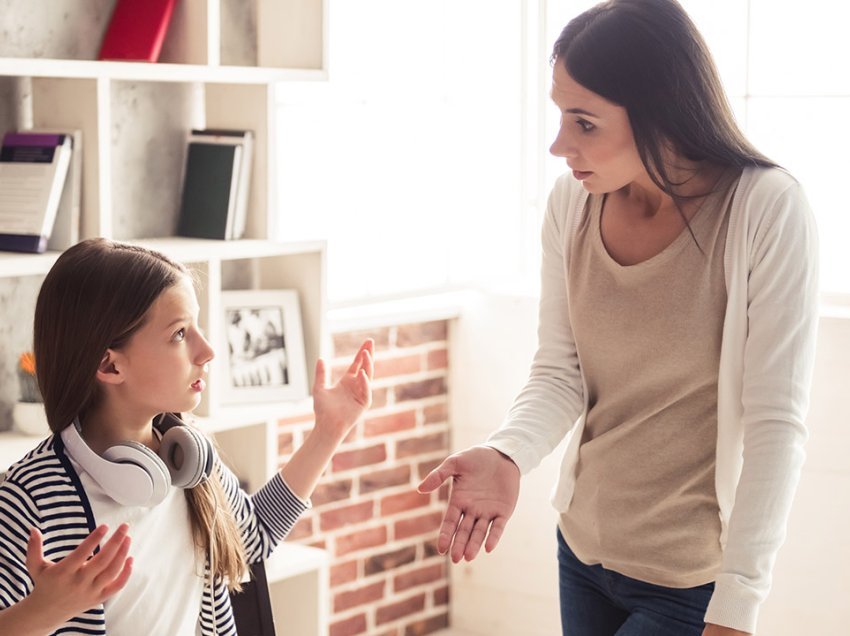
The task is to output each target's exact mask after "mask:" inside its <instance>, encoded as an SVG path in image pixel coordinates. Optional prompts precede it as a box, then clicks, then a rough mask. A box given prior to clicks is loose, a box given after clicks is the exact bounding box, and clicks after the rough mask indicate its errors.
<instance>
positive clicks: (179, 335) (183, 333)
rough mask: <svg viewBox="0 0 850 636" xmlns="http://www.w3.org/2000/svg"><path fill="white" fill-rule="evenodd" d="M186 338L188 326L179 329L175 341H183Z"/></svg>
mask: <svg viewBox="0 0 850 636" xmlns="http://www.w3.org/2000/svg"><path fill="white" fill-rule="evenodd" d="M185 338H186V328H185V327H184V328H183V329H179V330H178V331H177V332H175V334H174V337H173V340H174V342H183V340H184V339H185Z"/></svg>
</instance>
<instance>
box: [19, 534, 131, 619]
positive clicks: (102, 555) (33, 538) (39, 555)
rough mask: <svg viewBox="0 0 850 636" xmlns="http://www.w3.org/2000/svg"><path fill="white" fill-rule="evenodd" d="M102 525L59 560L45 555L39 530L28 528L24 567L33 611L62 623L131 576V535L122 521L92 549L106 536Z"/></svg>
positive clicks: (80, 612)
mask: <svg viewBox="0 0 850 636" xmlns="http://www.w3.org/2000/svg"><path fill="white" fill-rule="evenodd" d="M107 530H108V528H107V527H106V526H105V525H102V526H99V527H97V528H95V530H94V531H92V533H91V534H90V535H89V536H88V537H86V538H85V539H83V542H82V543H80V545H78V546H77V547H76V548H75V549H74V551H73V552H71V553H70V554H69V555H68V556H66V557H65V558H64V559H62V560H61V561H58V562H53V561H49V560H48V559H45V558H44V546H43V540H42V536H41V532H39V531H38V529H37V528H32V530H30V537H29V542H28V544H27V570H28V571H29V573H30V577H32V580H33V583H34V588H33V591H32V594H30V595H29V597H27V599H28V601H29V604H30V605H31V607H32V608H33V611H38V612H40V613H43V615H45V616H50V617H51V618H52V619H55V620H51V621H50V622H52V623H54V624H57V625H61V624H62V623H64V622H65V621H67V620H69V619H71V618H73V617H74V616H77V615H79V614H82V613H83V612H85V611H86V610H89V609H91V608H93V607H96V606H97V605H100V604H101V603H103V602H104V601H105V600H106V599H108V598H110V597H111V596H113V595H114V594H115V593H116V592H118V591H119V590H121V589H122V588H123V587H124V586H125V585H126V584H127V581H128V579H129V578H130V574H131V572H132V569H133V558H132V557H128V556H127V554H128V553H129V550H130V537H129V536H127V530H128V527H127V524H121V525H120V526H119V527H118V529H117V530H116V531H115V533H114V534H113V535H112V536H111V537H110V538H109V541H107V542H106V543H105V544H104V545H103V547H101V549H100V551H99V552H98V553H97V554H95V555H94V556H92V554H93V552H94V550H95V549H96V548H97V546H98V545H99V544H100V542H101V540H102V539H103V538H104V537H105V536H106V532H107Z"/></svg>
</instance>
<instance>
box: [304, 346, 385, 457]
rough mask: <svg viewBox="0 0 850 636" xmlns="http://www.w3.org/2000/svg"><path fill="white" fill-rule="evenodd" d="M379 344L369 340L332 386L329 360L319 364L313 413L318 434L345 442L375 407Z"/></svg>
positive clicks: (314, 390)
mask: <svg viewBox="0 0 850 636" xmlns="http://www.w3.org/2000/svg"><path fill="white" fill-rule="evenodd" d="M374 355H375V342H374V341H373V340H372V339H371V338H367V339H366V340H365V341H364V342H363V344H362V345H360V349H359V350H358V351H357V353H356V354H355V356H354V360H352V362H351V365H350V366H349V367H348V369H347V370H346V371H345V373H344V374H343V376H342V377H341V378H340V379H339V381H338V382H337V383H336V384H334V385H333V386H328V382H327V369H326V368H325V361H324V360H322V359H321V358H320V359H319V360H318V361H317V362H316V381H315V383H314V384H313V410H314V411H315V414H316V429H315V430H316V432H320V433H321V434H322V435H325V436H327V437H329V438H331V439H333V440H335V441H336V442H337V443H338V442H341V441H342V440H343V439H344V438H345V436H346V435H347V434H348V431H349V430H351V427H352V426H354V423H355V422H356V421H357V420H358V418H359V417H360V416H361V415H363V413H364V412H365V411H366V409H368V408H369V406H370V405H371V404H372V376H373V375H374V371H375V368H374V362H373V358H374Z"/></svg>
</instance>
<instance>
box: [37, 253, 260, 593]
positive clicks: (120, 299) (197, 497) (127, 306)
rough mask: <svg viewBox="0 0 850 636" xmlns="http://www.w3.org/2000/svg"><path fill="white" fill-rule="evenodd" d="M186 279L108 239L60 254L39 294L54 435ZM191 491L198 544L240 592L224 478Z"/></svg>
mask: <svg viewBox="0 0 850 636" xmlns="http://www.w3.org/2000/svg"><path fill="white" fill-rule="evenodd" d="M187 276H189V271H188V270H187V269H186V268H185V267H184V266H183V265H181V264H180V263H178V262H176V261H173V260H171V259H170V258H168V257H167V256H165V255H163V254H161V253H159V252H155V251H153V250H148V249H145V248H143V247H138V246H135V245H128V244H126V243H118V242H114V241H109V240H107V239H103V238H95V239H89V240H85V241H82V242H80V243H77V244H76V245H74V246H73V247H70V248H69V249H67V250H66V251H65V252H63V253H62V255H60V256H59V258H58V259H57V260H56V263H55V264H54V265H53V267H52V268H51V269H50V271H49V272H48V274H47V276H46V277H45V279H44V282H43V283H42V285H41V289H40V290H39V293H38V300H37V301H36V307H35V323H34V329H33V332H34V345H33V347H34V352H35V370H36V377H37V379H38V386H39V389H40V390H41V395H42V397H43V399H44V410H45V413H46V414H47V423H48V425H49V426H50V430H52V431H53V432H54V433H58V432H59V431H61V430H62V429H63V428H65V427H66V426H67V425H68V424H70V423H71V422H72V421H73V420H74V418H75V417H77V416H80V418H81V419H83V420H84V418H85V414H86V413H87V412H89V411H91V410H92V409H93V408H95V407H96V406H97V404H98V401H99V400H100V399H102V396H101V392H100V389H99V387H98V382H97V369H98V366H99V365H100V362H101V360H102V359H103V356H104V355H105V353H106V350H107V349H121V348H122V347H123V346H125V345H126V344H127V343H128V342H129V341H130V338H132V336H133V334H134V333H136V332H137V331H138V330H139V329H140V328H141V327H142V326H143V325H144V324H145V321H146V320H147V317H148V310H149V309H150V307H151V305H153V303H154V301H156V299H157V298H159V296H160V294H162V292H164V291H165V290H166V289H168V288H170V287H173V286H174V285H176V284H177V283H178V282H179V281H180V280H182V279H184V278H185V277H187ZM185 492H186V499H187V501H188V503H189V512H190V517H191V521H192V533H193V537H194V540H195V544H196V545H197V546H198V548H199V549H200V550H203V551H204V552H206V551H208V550H209V545H210V542H213V543H214V546H215V554H216V561H215V563H214V572H213V574H214V575H216V576H217V577H220V578H225V579H227V581H228V584H229V587H230V588H231V589H238V588H239V587H240V586H241V580H242V575H243V574H244V572H245V570H246V562H245V550H244V547H243V545H242V540H241V535H240V533H239V530H238V528H237V527H236V520H235V519H234V518H233V515H232V514H217V513H216V507H217V505H224V506H225V507H226V506H227V503H226V502H227V497H226V496H225V493H224V489H223V487H222V485H221V482H220V480H219V478H218V475H217V474H216V473H215V471H214V472H213V475H212V477H211V478H210V479H208V480H207V481H205V482H204V483H202V484H200V485H198V486H196V487H194V488H191V489H188V490H186V491H185ZM217 502H222V504H218V503H217Z"/></svg>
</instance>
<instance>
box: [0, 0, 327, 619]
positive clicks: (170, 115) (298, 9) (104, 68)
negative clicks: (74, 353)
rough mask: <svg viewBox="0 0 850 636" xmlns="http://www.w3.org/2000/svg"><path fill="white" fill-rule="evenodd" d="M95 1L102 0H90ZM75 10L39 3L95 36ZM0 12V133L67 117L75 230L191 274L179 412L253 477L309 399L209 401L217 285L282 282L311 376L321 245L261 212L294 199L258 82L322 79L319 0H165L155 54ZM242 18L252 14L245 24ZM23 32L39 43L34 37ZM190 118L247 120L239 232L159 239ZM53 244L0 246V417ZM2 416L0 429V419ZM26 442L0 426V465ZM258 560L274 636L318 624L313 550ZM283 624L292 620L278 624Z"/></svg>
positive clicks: (319, 587) (167, 234)
mask: <svg viewBox="0 0 850 636" xmlns="http://www.w3.org/2000/svg"><path fill="white" fill-rule="evenodd" d="M95 4H97V5H99V6H101V7H103V8H104V10H106V9H108V8H111V3H109V2H107V1H106V0H102V1H101V0H95ZM80 7H81V5H80V3H79V2H78V1H76V0H56V1H55V3H54V4H51V10H55V11H57V12H60V13H61V12H64V13H65V14H67V17H66V18H65V19H64V22H63V27H67V28H69V29H73V30H74V31H75V32H79V33H88V34H89V35H92V34H95V33H100V34H101V35H102V32H101V31H102V29H103V28H105V21H104V19H103V16H102V15H101V16H98V17H97V19H95V18H92V16H93V15H94V13H95V12H93V11H80ZM7 9H8V10H9V11H10V12H13V13H15V14H16V19H17V18H18V17H19V22H21V23H23V24H29V23H30V22H32V23H33V24H32V26H31V27H24V28H25V30H28V35H30V36H31V38H32V39H33V42H32V50H25V49H21V48H20V45H19V48H17V49H14V50H9V48H8V47H9V46H11V45H9V44H8V41H7V42H0V135H2V134H3V133H5V132H6V131H8V130H17V129H25V128H29V127H37V128H75V129H79V130H81V131H82V134H83V153H82V173H83V174H82V179H83V198H82V205H81V220H80V238H81V239H84V238H89V237H95V236H103V237H107V238H113V239H117V240H123V241H129V242H133V243H138V244H141V245H145V246H147V247H151V248H153V249H156V250H159V251H162V252H164V253H165V254H167V255H168V256H170V257H172V258H174V259H176V260H178V261H181V262H183V263H185V264H186V265H187V266H189V267H190V268H191V269H193V270H194V271H195V272H197V274H198V276H197V279H198V281H199V288H198V300H199V303H200V305H201V314H200V322H201V326H202V328H204V330H205V331H206V333H207V335H208V336H210V337H211V338H212V343H213V346H214V347H215V348H216V350H217V353H218V356H217V358H216V359H214V360H213V364H212V365H211V369H210V374H209V379H208V382H207V391H205V392H204V397H203V400H202V402H201V405H200V406H199V408H198V409H197V410H196V412H195V415H196V417H197V421H198V424H199V425H200V427H201V428H202V429H204V430H206V431H208V432H209V433H210V434H211V435H212V436H213V438H214V440H215V442H216V444H217V445H218V447H219V450H220V452H221V454H222V457H224V458H225V459H226V461H228V463H229V465H230V466H231V468H232V469H233V470H234V472H236V474H237V475H238V476H239V477H240V479H242V480H243V481H245V482H246V483H247V485H248V489H249V491H253V490H256V489H257V488H259V487H260V486H261V485H262V484H263V483H264V482H265V481H266V480H267V479H268V478H269V477H270V476H271V475H272V474H273V473H274V471H275V470H277V461H278V454H277V423H278V421H279V420H280V419H282V418H286V417H288V416H291V415H294V414H301V413H304V412H305V411H309V410H310V401H309V400H301V401H297V402H282V403H258V404H248V405H230V404H226V403H224V402H223V400H222V399H221V394H222V391H221V387H222V382H223V378H224V377H225V373H224V372H225V368H224V366H223V365H224V363H225V360H224V355H223V351H224V348H223V347H224V343H223V338H222V337H221V336H223V331H224V329H223V316H222V315H220V314H221V302H220V301H221V292H222V291H225V290H239V289H295V290H297V291H298V293H299V300H300V305H301V320H302V328H303V332H304V341H305V347H304V348H305V354H306V359H307V372H308V376H309V377H308V382H309V383H310V384H312V381H313V370H314V366H315V361H316V358H317V357H318V356H319V355H321V352H322V350H323V348H324V347H323V343H324V341H325V339H326V335H325V334H326V325H325V313H326V305H327V300H326V280H325V276H326V258H327V256H326V245H325V243H324V242H323V241H313V242H281V241H279V240H277V238H278V235H277V228H276V225H277V219H278V218H280V217H282V216H284V215H288V214H298V211H297V210H278V209H276V208H275V203H274V202H275V201H276V200H277V196H276V190H275V187H276V183H275V178H274V177H275V175H276V168H275V153H274V144H275V142H276V134H277V132H276V131H277V125H276V123H277V122H276V118H277V112H276V109H275V106H274V94H275V84H276V83H278V82H289V81H297V82H303V81H321V80H323V79H325V78H326V76H327V69H326V66H325V61H326V60H327V0H254V1H253V2H250V3H245V2H243V1H241V0H240V1H239V2H236V0H181V2H179V3H178V4H177V8H176V9H175V14H174V17H173V20H172V23H171V25H170V27H169V31H168V35H167V36H166V40H165V43H164V46H163V51H162V55H161V59H160V63H156V64H150V63H136V62H100V61H96V60H94V59H93V58H95V57H96V49H97V48H98V46H99V41H98V42H96V43H94V44H92V45H91V47H90V48H89V49H88V51H87V52H85V53H84V54H83V55H80V56H75V55H72V54H71V53H70V52H68V51H63V50H54V49H55V45H54V40H56V38H55V37H54V38H53V39H50V38H51V37H52V36H53V35H55V33H53V32H52V31H50V30H48V29H44V28H40V26H39V22H38V21H39V20H40V19H41V17H40V15H39V14H38V13H37V12H36V9H35V8H34V5H31V4H30V3H29V0H12V1H11V3H9V5H8V7H7ZM227 11H230V14H229V15H227ZM245 11H251V12H252V16H253V17H254V20H253V21H250V20H248V21H244V20H234V19H233V16H241V15H242V14H243V13H245ZM78 14H84V15H85V16H86V17H77V16H78ZM107 17H108V16H107ZM82 20H94V22H97V23H96V24H95V23H84V22H81V21H82ZM98 20H99V21H98ZM249 23H250V24H252V25H253V26H252V28H251V29H247V30H246V28H245V25H246V24H249ZM39 37H41V38H44V40H43V41H41V42H39V41H36V40H37V38H39ZM24 39H26V38H24ZM60 39H61V38H60ZM90 39H92V38H90ZM20 41H23V40H21V39H19V42H20ZM92 47H93V48H92ZM42 56H45V57H42ZM70 57H88V58H89V59H67V58H70ZM260 62H262V63H260ZM205 127H208V128H242V129H250V130H252V131H254V138H255V144H254V153H255V154H254V161H253V170H252V172H253V174H252V178H251V194H250V201H249V206H248V218H247V226H246V233H245V239H244V240H239V241H207V240H202V239H189V238H181V237H176V236H174V231H175V228H176V225H177V215H178V211H179V202H180V194H181V187H182V171H183V164H184V161H185V141H186V134H187V133H188V131H189V129H191V128H205ZM58 256H59V253H57V252H48V253H45V254H16V253H12V252H0V324H2V325H8V327H7V328H0V399H5V400H6V403H5V404H3V403H0V417H2V416H3V414H4V413H7V412H8V411H9V410H10V407H11V404H10V403H9V401H8V400H9V395H10V394H9V393H8V392H7V393H6V394H3V393H2V386H3V385H6V386H10V385H11V384H12V383H15V385H16V380H15V378H14V375H13V371H14V369H15V364H16V360H17V355H18V354H19V353H20V352H21V351H23V350H25V349H29V348H30V347H31V344H30V343H31V339H32V314H33V310H34V304H33V300H34V297H35V293H36V292H37V288H38V286H39V285H40V283H41V280H42V279H43V277H44V275H45V274H46V273H47V272H48V271H49V269H50V268H51V266H52V265H53V263H54V262H55V261H56V259H57V258H58ZM3 396H6V397H3ZM4 424H5V428H8V426H9V424H10V423H9V422H5V423H4ZM0 428H3V427H2V426H0ZM38 441H39V438H37V437H29V436H25V435H21V434H19V433H15V432H2V433H0V472H2V471H3V470H5V469H6V468H7V467H8V466H9V465H10V464H11V463H13V462H14V461H16V460H17V459H19V458H20V457H22V456H23V455H24V454H25V453H26V452H27V451H28V450H30V449H31V448H33V447H34V446H35V445H36V444H37V443H38ZM267 573H268V578H269V582H270V587H271V591H272V601H273V609H274V612H275V615H276V617H279V618H278V621H277V623H278V634H284V635H285V634H290V633H292V634H295V633H297V634H299V636H302V635H303V636H308V635H312V634H324V633H326V631H327V620H326V618H325V614H326V611H327V597H326V594H327V593H326V588H327V556H326V555H325V554H324V552H323V551H321V550H318V549H313V548H306V547H302V546H290V545H284V546H281V548H280V549H279V550H278V551H277V552H276V553H275V555H274V556H273V557H272V559H271V561H270V562H269V564H268V565H267ZM296 610H297V611H296ZM293 614H297V615H298V618H295V619H293ZM293 620H294V621H295V622H294V623H293ZM293 624H294V625H295V626H296V627H297V629H298V630H299V631H295V632H293V631H291V630H292V625H293Z"/></svg>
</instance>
